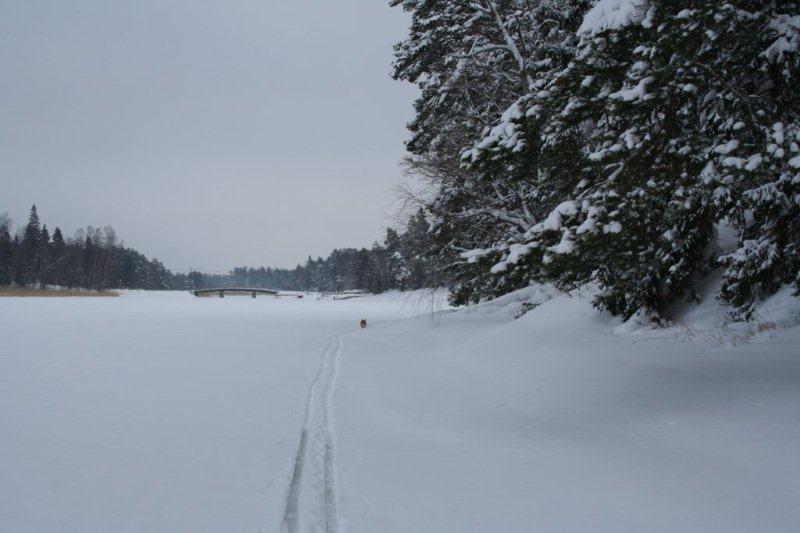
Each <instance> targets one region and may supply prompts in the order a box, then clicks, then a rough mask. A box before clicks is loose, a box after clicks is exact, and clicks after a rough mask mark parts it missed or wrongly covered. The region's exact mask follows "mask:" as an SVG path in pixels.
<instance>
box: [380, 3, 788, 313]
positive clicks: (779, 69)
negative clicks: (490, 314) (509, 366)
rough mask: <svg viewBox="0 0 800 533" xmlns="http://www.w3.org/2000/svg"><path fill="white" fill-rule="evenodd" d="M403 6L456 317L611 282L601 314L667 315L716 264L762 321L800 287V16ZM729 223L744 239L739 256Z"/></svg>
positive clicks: (404, 63)
mask: <svg viewBox="0 0 800 533" xmlns="http://www.w3.org/2000/svg"><path fill="white" fill-rule="evenodd" d="M394 4H402V5H403V7H404V8H405V9H407V10H409V11H411V13H412V17H413V21H414V22H413V23H412V27H411V31H410V33H409V36H408V38H407V39H406V40H405V41H404V42H403V43H401V44H399V45H398V46H397V48H396V71H395V76H396V77H398V78H400V79H406V80H409V81H416V82H418V83H419V84H420V86H421V88H422V96H421V97H420V99H419V100H418V102H417V106H416V108H417V118H416V120H415V121H414V122H413V123H412V124H411V126H410V128H411V131H412V139H411V141H410V142H409V151H410V152H411V159H410V164H409V168H410V170H411V171H412V172H416V173H418V174H421V175H423V176H424V177H427V178H428V179H429V181H430V182H431V184H432V185H433V187H432V189H433V193H434V194H433V199H432V200H430V201H429V202H427V205H426V208H427V209H428V211H429V212H430V213H431V216H432V217H433V220H434V224H433V228H432V229H431V234H432V235H433V238H431V239H429V242H430V243H431V251H432V253H435V254H436V255H437V257H438V260H439V261H441V263H442V264H443V265H446V269H447V271H448V272H449V273H450V275H451V279H452V280H453V289H454V290H453V301H454V303H457V304H458V303H466V302H470V301H477V300H480V299H484V298H491V297H496V296H499V295H501V294H503V293H505V292H509V291H511V290H514V289H516V288H519V287H522V286H525V285H528V284H529V283H531V282H533V281H540V282H552V283H555V284H556V285H557V286H559V287H561V288H571V287H575V286H579V285H584V284H587V283H596V284H597V285H598V287H599V289H600V290H599V293H598V296H597V298H596V301H595V303H596V305H597V306H598V307H600V308H602V309H606V310H608V311H610V312H611V313H613V314H617V315H622V316H625V317H628V316H631V315H632V314H634V313H636V312H640V311H641V312H644V313H645V314H647V315H649V316H651V317H653V318H657V317H661V316H669V315H670V314H671V311H672V309H673V307H674V305H675V303H676V302H679V301H682V300H685V299H689V300H692V299H696V298H697V294H696V292H695V289H694V284H695V281H696V279H697V277H698V276H699V275H702V274H703V273H705V272H707V271H708V270H709V269H710V268H714V267H716V266H717V265H722V266H723V267H724V281H723V284H722V286H721V289H720V292H719V295H720V297H721V298H723V299H724V300H725V301H727V302H730V303H731V304H733V306H734V307H735V309H736V310H737V311H738V312H740V313H742V314H743V315H744V316H748V313H749V311H748V310H749V308H750V306H751V305H752V303H753V302H754V301H755V300H757V299H759V298H763V297H765V296H767V295H769V294H771V293H773V292H774V291H775V290H777V289H778V288H780V287H781V286H782V285H785V284H794V285H795V287H796V288H798V290H800V277H799V275H798V270H800V244H799V243H798V239H800V217H798V215H799V214H800V211H799V208H798V203H799V202H800V194H799V193H800V189H799V187H800V151H799V149H798V144H800V137H798V134H799V133H800V121H798V111H800V100H798V98H800V96H798V94H799V93H798V91H797V82H798V49H799V48H800V9H799V8H798V3H796V2H778V1H755V0H729V1H725V2H721V1H715V0H679V1H673V0H641V1H635V2H634V1H632V0H597V1H594V2H582V1H569V0H535V1H529V0H527V1H526V0H519V1H514V0H481V1H476V2H468V3H466V2H464V3H462V2H455V1H440V2H432V1H422V0H420V1H412V0H408V1H404V2H397V1H396V2H394ZM464 73H467V74H468V79H469V83H466V84H465V87H463V88H460V89H458V91H457V92H456V93H455V98H454V100H456V101H455V102H448V98H452V97H453V94H454V91H456V88H457V84H454V83H453V82H452V81H451V80H460V79H462V76H465V75H466V74H464ZM481 124H482V125H483V126H482V127H479V125H481ZM442 125H448V126H447V127H443V126H442ZM454 133H455V134H454ZM453 134H454V135H453ZM448 135H449V136H450V138H451V140H452V139H456V141H457V142H456V143H455V144H454V143H452V142H451V143H449V144H448V143H447V142H445V141H441V139H442V138H444V137H446V136H448ZM455 161H459V162H460V166H459V167H458V168H456V165H455V164H454V162H455ZM720 225H727V226H732V227H733V228H734V229H735V231H736V232H737V233H738V235H739V239H740V241H739V246H738V248H737V249H736V250H732V251H731V250H728V251H726V252H725V253H724V254H723V255H721V256H720V254H719V251H718V248H717V246H718V243H717V229H718V228H719V226H720Z"/></svg>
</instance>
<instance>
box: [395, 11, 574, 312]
mask: <svg viewBox="0 0 800 533" xmlns="http://www.w3.org/2000/svg"><path fill="white" fill-rule="evenodd" d="M586 3H588V2H587V1H583V2H575V1H567V0H538V1H537V0H534V1H532V0H479V1H474V2H461V1H454V0H448V1H423V0H406V1H402V2H401V1H395V2H393V4H395V5H402V6H403V7H404V8H405V9H407V10H409V11H411V13H412V26H411V31H410V35H409V38H408V39H406V40H405V41H404V42H402V43H400V44H399V45H398V46H397V48H396V62H395V77H396V78H398V79H404V80H407V81H411V82H414V83H418V84H419V85H420V88H421V89H422V95H421V97H420V98H419V100H418V101H417V103H416V110H417V117H416V119H415V120H414V122H412V123H411V124H410V129H411V131H412V132H413V137H412V139H411V140H410V141H409V142H408V143H407V146H408V149H409V151H410V152H411V154H412V156H411V158H410V160H409V168H410V170H411V171H412V172H413V173H415V174H417V175H422V176H423V177H427V178H428V179H429V181H430V182H431V185H432V186H433V188H434V189H435V190H436V194H435V195H434V197H433V200H432V201H431V202H429V203H428V205H427V207H428V209H429V211H430V212H431V213H432V214H433V215H434V218H433V221H434V222H433V225H432V228H431V232H432V233H433V234H434V237H435V238H434V239H432V242H434V243H436V244H437V246H438V250H439V253H440V256H441V261H442V262H443V263H448V264H451V265H452V268H451V269H450V270H451V273H452V275H453V276H454V277H455V282H454V291H453V294H454V299H453V300H454V302H455V303H465V302H467V301H475V300H477V299H479V298H481V297H483V296H493V295H497V294H499V293H502V292H506V291H508V290H513V289H514V288H517V287H518V286H519V285H520V284H521V283H523V280H522V279H520V280H513V279H511V278H510V277H506V278H498V277H496V276H493V275H488V274H489V272H488V269H486V268H482V267H481V265H480V261H478V262H477V263H475V262H467V261H465V260H462V259H460V258H459V257H458V253H457V252H459V251H466V250H473V249H476V248H489V249H491V248H493V247H494V246H495V244H496V243H497V242H501V241H504V240H508V239H513V238H514V236H516V235H520V234H522V233H524V231H525V230H526V229H527V227H529V226H530V225H531V223H532V217H531V216H530V206H529V205H527V198H528V197H529V194H528V193H527V192H526V184H525V183H524V182H521V181H518V180H510V179H506V177H505V176H497V177H496V178H495V179H491V180H487V179H483V177H482V176H481V175H480V173H479V172H478V171H477V170H473V169H470V168H463V167H462V159H461V154H462V152H463V151H464V150H465V149H469V148H471V147H472V146H473V145H474V144H475V142H476V141H478V140H479V139H481V138H482V137H483V136H484V135H485V134H486V133H487V128H490V127H491V126H492V125H494V124H496V123H497V121H498V120H500V118H501V117H502V116H504V114H505V115H506V116H508V114H509V113H513V109H512V110H511V111H509V109H510V106H511V104H512V103H514V102H515V101H516V100H517V99H519V98H520V97H521V96H524V95H526V94H530V93H531V92H533V91H535V90H537V87H540V86H541V83H540V82H537V77H538V76H541V75H542V73H544V72H547V71H550V70H552V69H553V68H554V65H559V64H561V63H562V62H564V60H563V56H564V54H565V53H566V54H567V55H569V50H567V49H568V48H569V46H563V35H562V34H561V32H560V26H561V25H562V21H563V19H564V18H565V13H567V14H573V13H574V7H572V6H573V5H577V4H586ZM567 18H568V17H567ZM572 45H573V46H574V43H572ZM565 51H566V52H565ZM526 217H527V218H526ZM474 258H475V256H473V259H474Z"/></svg>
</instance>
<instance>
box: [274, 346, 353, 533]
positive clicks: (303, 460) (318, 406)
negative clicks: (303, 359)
mask: <svg viewBox="0 0 800 533" xmlns="http://www.w3.org/2000/svg"><path fill="white" fill-rule="evenodd" d="M341 352H342V341H341V339H340V338H339V337H338V336H334V337H332V338H331V340H330V342H329V343H328V345H327V346H326V348H325V350H324V351H323V353H322V357H321V358H320V364H319V368H318V369H317V373H316V375H315V376H314V379H313V380H312V381H311V385H310V386H309V388H308V396H307V399H306V405H305V413H304V415H303V425H302V428H301V430H300V441H299V443H298V445H297V452H296V454H295V458H294V464H293V466H292V477H291V481H290V483H289V488H288V490H287V492H286V503H285V507H284V513H283V520H282V522H281V531H284V532H286V533H296V532H299V531H301V527H302V528H303V530H305V531H324V532H325V533H334V532H335V531H336V530H337V517H336V463H335V457H336V434H335V432H334V426H333V394H334V391H335V388H336V379H337V377H338V374H339V358H340V355H341Z"/></svg>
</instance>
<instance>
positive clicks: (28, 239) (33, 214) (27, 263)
mask: <svg viewBox="0 0 800 533" xmlns="http://www.w3.org/2000/svg"><path fill="white" fill-rule="evenodd" d="M41 242H42V228H41V223H40V221H39V214H38V212H37V211H36V206H35V205H34V206H32V207H31V211H30V213H29V215H28V224H27V225H26V226H25V230H24V231H23V234H22V242H21V243H20V248H19V267H18V268H19V273H20V276H19V277H18V278H17V283H18V284H19V285H21V286H26V285H29V284H36V283H38V282H39V276H40V273H41V268H42V257H41Z"/></svg>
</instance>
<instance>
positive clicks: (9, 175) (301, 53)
mask: <svg viewBox="0 0 800 533" xmlns="http://www.w3.org/2000/svg"><path fill="white" fill-rule="evenodd" d="M387 4H388V2H387V1H385V0H280V1H278V0H225V1H222V0H218V1H205V0H135V1H134V0H126V1H109V0H71V1H64V0H0V71H2V76H0V182H1V183H2V186H1V187H0V191H1V193H0V212H2V211H9V212H10V213H11V215H12V216H13V217H14V219H15V220H16V221H17V222H23V221H24V220H25V217H26V216H27V210H28V208H29V207H30V204H31V203H34V202H35V203H36V204H37V205H38V206H39V209H40V212H41V215H42V218H43V220H44V221H45V222H47V223H48V225H49V226H50V227H51V229H52V227H53V226H54V225H56V224H58V225H60V226H61V227H62V229H64V230H65V232H67V233H70V234H71V233H72V232H73V231H74V230H75V229H77V228H78V227H80V226H86V225H95V226H98V225H111V226H113V227H114V228H115V229H116V230H117V233H118V234H119V235H120V236H121V237H122V238H123V239H124V240H125V242H126V244H128V245H130V246H132V247H134V248H137V249H138V250H140V251H141V252H143V253H145V254H146V255H148V256H155V257H158V258H159V259H161V260H162V261H164V262H165V264H166V265H167V266H168V267H172V268H180V267H188V266H194V267H196V268H201V269H211V270H223V269H227V268H229V267H232V266H234V265H243V264H248V265H276V266H291V265H293V264H294V263H296V262H298V261H301V260H303V259H304V258H305V256H306V255H307V254H312V255H315V256H316V255H324V254H327V253H328V252H329V251H330V249H332V248H334V247H342V246H362V245H368V244H370V243H371V241H372V240H374V239H375V238H378V237H380V235H381V232H382V229H383V228H384V227H385V226H386V224H387V221H386V220H385V218H384V215H383V211H384V208H385V207H386V206H387V204H388V203H389V202H390V200H391V191H392V189H393V187H394V186H395V185H396V184H397V183H398V182H399V181H400V180H401V179H402V177H401V173H400V170H399V169H398V166H397V161H398V160H399V159H400V158H401V157H402V155H403V145H402V142H403V140H404V139H405V138H406V132H405V129H404V125H405V123H406V122H407V121H408V120H409V118H410V117H411V115H412V108H411V103H412V100H413V98H414V94H415V92H414V89H413V88H412V87H411V86H409V85H406V84H402V83H399V82H395V81H393V80H392V79H391V78H390V77H389V71H390V63H391V54H392V49H391V46H392V43H393V42H394V41H396V40H399V39H400V38H402V37H403V35H404V32H405V30H406V27H407V20H406V18H405V15H404V14H403V13H402V12H401V11H400V10H398V9H391V8H389V7H388V5H387Z"/></svg>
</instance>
